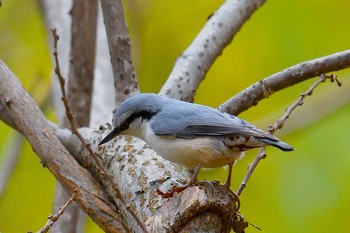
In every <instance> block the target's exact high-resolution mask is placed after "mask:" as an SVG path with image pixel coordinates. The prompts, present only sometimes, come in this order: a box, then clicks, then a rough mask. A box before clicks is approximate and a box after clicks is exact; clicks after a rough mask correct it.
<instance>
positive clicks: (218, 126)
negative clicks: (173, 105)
mask: <svg viewBox="0 0 350 233" xmlns="http://www.w3.org/2000/svg"><path fill="white" fill-rule="evenodd" d="M172 112H173V113H174V111H172ZM155 122H156V123H155ZM151 127H152V129H153V131H154V133H155V134H157V135H163V136H175V137H179V138H194V137H198V136H212V137H232V136H235V135H242V136H254V137H262V138H265V137H267V138H271V139H275V137H274V136H272V135H270V134H268V133H265V132H264V131H262V130H259V129H257V128H256V127H255V126H253V125H252V124H250V123H248V122H246V121H243V120H241V119H239V118H237V117H235V116H232V115H229V114H223V113H221V112H218V111H217V112H216V111H205V110H204V111H200V110H197V111H195V110H193V111H192V110H188V109H187V110H186V111H181V109H178V110H177V112H176V114H175V115H174V114H173V115H170V113H169V112H168V111H163V112H162V113H161V114H158V115H157V116H156V120H155V121H153V122H152V123H151Z"/></svg>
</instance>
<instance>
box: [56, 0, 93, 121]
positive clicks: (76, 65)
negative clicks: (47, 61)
mask: <svg viewBox="0 0 350 233" xmlns="http://www.w3.org/2000/svg"><path fill="white" fill-rule="evenodd" d="M71 14H72V28H71V31H72V40H71V43H72V46H71V48H72V49H71V53H70V66H69V79H68V90H67V93H68V103H69V105H70V106H71V110H72V112H73V114H74V117H75V122H76V123H77V125H78V127H83V126H89V120H90V106H91V98H92V97H91V93H92V86H93V80H94V68H95V50H96V24H97V0H88V1H86V0H74V3H73V8H72V11H71ZM56 44H57V42H56ZM55 50H56V51H57V47H56V48H55ZM66 126H67V125H66Z"/></svg>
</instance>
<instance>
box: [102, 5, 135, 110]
mask: <svg viewBox="0 0 350 233" xmlns="http://www.w3.org/2000/svg"><path fill="white" fill-rule="evenodd" d="M101 7H102V12H103V19H104V23H105V27H106V32H107V41H108V47H109V52H110V55H111V63H112V68H113V76H114V86H115V102H116V105H119V104H120V103H122V102H123V101H124V100H125V99H127V98H128V97H130V96H132V95H134V94H137V93H139V88H138V85H137V79H136V74H135V70H134V66H133V63H132V58H131V46H130V39H129V33H128V28H127V25H126V22H125V17H124V10H123V6H122V3H121V1H120V0H101Z"/></svg>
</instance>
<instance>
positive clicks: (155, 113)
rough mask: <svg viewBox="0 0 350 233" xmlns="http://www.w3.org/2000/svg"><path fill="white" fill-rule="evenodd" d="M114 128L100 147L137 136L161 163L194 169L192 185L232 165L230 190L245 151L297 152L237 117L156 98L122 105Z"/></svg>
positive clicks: (141, 97) (140, 97) (146, 97)
mask: <svg viewBox="0 0 350 233" xmlns="http://www.w3.org/2000/svg"><path fill="white" fill-rule="evenodd" d="M113 126H114V129H113V130H112V132H110V133H109V134H108V135H107V136H106V137H105V138H104V139H103V140H102V141H101V142H100V144H99V145H102V144H104V143H106V142H108V141H110V140H111V139H113V138H115V137H116V136H118V135H120V134H126V135H132V136H136V137H138V138H140V139H142V140H144V141H145V142H146V143H147V144H148V145H149V146H150V147H151V148H152V149H153V150H154V151H156V152H157V154H159V155H161V156H162V157H163V158H165V159H167V160H169V161H172V162H174V163H177V164H181V165H184V166H186V167H188V168H195V169H194V174H193V176H192V178H191V179H190V182H189V184H188V185H192V184H193V183H194V182H195V180H196V178H197V174H198V171H199V169H200V168H201V167H206V168H215V167H222V166H224V165H229V175H228V178H227V181H226V185H227V186H228V187H230V183H231V170H232V165H233V163H234V161H235V160H237V159H238V158H240V157H241V156H242V155H244V153H245V152H246V151H247V150H249V149H252V148H257V147H263V146H266V145H272V146H274V147H277V148H279V149H281V150H283V151H292V150H293V147H291V146H290V145H288V144H287V143H284V142H282V141H280V140H279V139H278V138H276V137H275V136H273V135H271V134H269V133H267V132H265V131H263V130H261V129H258V128H256V127H255V126H254V125H252V124H250V123H249V122H247V121H244V120H242V119H240V118H238V117H236V116H234V115H231V114H228V113H224V112H220V111H218V110H217V109H214V108H211V107H207V106H204V105H199V104H193V103H188V102H183V101H179V100H174V99H169V98H166V97H162V96H159V95H156V94H138V95H135V96H133V97H131V98H129V99H127V100H126V101H124V102H123V103H122V104H121V105H120V106H119V107H118V108H117V109H116V110H115V112H114V116H113ZM188 185H187V186H188Z"/></svg>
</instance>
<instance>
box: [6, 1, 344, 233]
mask: <svg viewBox="0 0 350 233" xmlns="http://www.w3.org/2000/svg"><path fill="white" fill-rule="evenodd" d="M221 3H222V1H217V0H215V1H213V0H204V1H203V0H192V1H185V0H176V1H175V0H168V1H162V0H153V1H150V0H147V1H146V0H130V1H124V4H125V5H124V6H125V11H126V15H127V21H128V24H129V31H130V36H131V41H132V44H133V57H134V60H135V66H136V71H137V75H138V80H139V83H140V87H141V91H143V92H158V91H159V90H160V88H161V86H162V84H163V83H164V81H165V80H166V78H167V76H168V75H169V73H170V71H171V69H172V66H173V64H174V62H175V60H176V58H177V56H179V55H180V54H181V52H182V51H183V50H184V49H186V48H187V46H188V45H189V44H190V43H191V41H192V40H193V38H194V37H195V36H196V34H197V33H198V31H199V30H200V29H201V28H202V26H203V25H204V24H205V22H206V20H207V18H208V16H209V15H210V14H211V13H213V12H214V11H215V10H216V9H217V8H218V7H219V6H220V4H221ZM349 10H350V1H348V0H335V1H326V0H309V1H302V0H295V1H293V2H287V1H268V2H267V3H265V5H264V6H263V7H262V8H261V9H259V10H258V11H257V12H256V13H255V14H254V15H253V16H252V18H251V19H250V20H249V21H248V22H247V23H246V24H245V25H244V26H243V27H242V29H241V31H240V32H239V33H238V35H237V36H236V37H235V38H234V40H233V42H232V43H231V45H229V46H228V47H227V48H226V49H225V51H224V53H223V54H222V56H221V57H219V58H218V59H217V61H216V62H215V64H214V66H213V67H212V68H211V69H210V70H209V72H208V74H207V76H206V79H205V80H204V82H203V83H202V85H201V86H200V88H199V90H198V92H197V95H196V99H195V100H196V102H198V103H202V104H206V105H210V106H213V107H215V106H218V105H219V104H221V103H222V102H224V101H225V100H226V99H228V98H230V97H231V96H233V95H234V94H235V93H237V92H239V91H241V90H242V89H244V88H246V87H247V86H249V85H251V84H252V83H254V82H256V81H259V80H261V79H262V78H265V77H267V76H269V75H271V74H273V73H275V72H278V71H280V70H282V69H284V68H287V67H289V66H292V65H294V64H297V63H300V62H302V61H305V60H309V59H314V58H317V57H320V56H325V55H327V54H331V53H334V52H338V51H341V50H345V49H349V41H350V31H349V28H350V14H349V13H348V12H349ZM0 35H1V37H0V59H1V60H3V61H4V62H5V63H6V64H7V65H8V66H9V67H10V68H11V69H12V71H13V72H14V73H15V74H16V75H17V76H18V77H19V78H20V79H21V81H22V83H23V85H24V86H25V87H26V88H27V89H28V90H29V91H30V93H31V94H32V96H33V97H34V98H35V100H36V101H37V102H38V103H43V102H44V100H46V99H47V98H48V92H49V86H50V74H51V68H52V66H51V61H50V57H49V48H48V43H47V34H46V32H45V29H44V25H43V22H42V18H41V15H40V12H39V10H38V7H37V5H36V2H35V1H29V0H27V1H19V0H8V1H3V6H2V7H1V8H0ZM338 74H339V78H340V79H341V80H342V81H343V83H344V85H343V87H341V88H338V87H335V86H334V85H331V84H328V83H327V84H323V85H322V86H321V87H320V88H318V89H317V90H316V91H315V93H314V94H313V95H312V96H311V97H309V98H307V99H306V100H305V104H304V105H303V106H302V107H300V108H299V109H298V110H297V111H296V113H295V114H294V115H292V117H291V118H292V119H290V123H289V122H287V123H286V125H285V131H283V130H282V131H281V133H283V132H289V133H288V134H287V135H284V136H283V140H285V141H287V142H289V143H290V144H292V145H293V146H294V147H295V149H296V151H295V152H293V153H282V152H280V151H278V150H275V149H274V148H268V150H267V153H268V157H267V159H265V160H264V161H262V162H261V164H260V165H259V166H258V168H257V170H256V171H255V172H254V174H253V176H252V179H251V180H250V181H249V183H248V186H247V188H246V189H245V190H244V192H243V194H242V198H241V202H242V208H241V212H242V213H243V214H244V216H245V217H246V218H247V219H248V221H250V222H251V223H252V224H254V225H257V226H258V227H260V228H262V229H263V231H264V232H348V231H349V230H350V227H349V224H347V223H348V221H349V218H350V217H349V215H348V209H349V207H350V201H349V198H348V196H349V194H350V185H349V183H350V180H349V177H350V174H349V173H350V172H349V171H350V157H349V154H350V145H349V143H348V138H347V134H348V131H349V116H350V106H349V104H348V101H347V100H345V101H343V102H342V103H341V104H338V100H339V98H340V99H344V98H349V95H347V94H346V93H348V92H349V89H350V88H349V84H350V80H349V76H350V73H349V71H348V70H345V71H342V72H338ZM312 82H313V80H310V81H307V82H304V83H302V84H299V85H296V86H294V87H292V88H289V89H288V90H284V91H282V92H280V93H276V94H275V95H273V96H272V97H271V98H269V99H268V100H264V101H262V102H260V103H259V105H258V106H256V107H254V108H251V109H250V110H249V111H246V112H244V113H243V114H242V115H241V116H242V117H244V118H245V119H247V120H249V121H252V122H254V123H256V124H257V125H258V126H260V127H263V128H266V127H267V125H268V124H271V123H273V122H274V121H275V120H276V119H277V118H278V117H279V116H281V115H282V114H283V110H284V109H285V108H286V107H288V106H289V105H290V104H291V103H292V102H293V101H294V100H295V99H297V98H298V95H299V93H300V92H302V91H304V90H306V89H308V87H309V86H310V85H311V83H312ZM335 97H337V98H335ZM317 100H319V101H317ZM331 107H334V109H333V110H332V112H331V113H327V114H326V113H325V112H324V111H323V110H324V109H325V108H331ZM306 112H307V114H306ZM45 113H46V115H47V116H48V117H49V119H52V120H54V118H55V117H54V114H53V112H52V110H51V109H50V108H49V107H46V108H45ZM303 113H304V114H303ZM298 116H299V117H298ZM293 118H295V119H299V123H303V122H304V121H305V122H306V120H307V122H310V123H308V125H303V124H301V126H300V125H299V126H298V124H297V123H298V122H296V123H292V120H293ZM0 130H1V134H0V142H1V143H0V152H1V151H4V147H5V146H6V145H7V143H8V142H9V141H10V140H11V138H12V136H13V133H14V132H13V131H11V130H10V129H9V127H7V126H6V125H5V124H3V123H0ZM281 133H279V132H277V135H281ZM256 152H257V151H253V152H249V153H247V156H246V157H245V158H244V159H242V160H241V161H240V162H239V163H238V164H237V165H236V167H235V168H234V171H233V185H232V188H233V189H237V187H238V185H239V183H240V181H241V180H242V178H243V176H244V175H245V172H246V168H247V166H248V164H249V163H250V162H251V161H252V160H253V158H254V156H255V154H256ZM0 156H1V157H0V163H1V161H3V160H2V158H3V157H4V155H3V153H1V155H0ZM1 165H2V164H0V167H1ZM226 176H227V170H226V169H224V168H219V169H214V170H204V171H202V172H201V173H200V177H201V178H205V179H210V180H213V179H220V180H222V181H224V180H225V179H226ZM54 183H55V180H54V178H53V176H52V175H51V174H50V173H49V172H48V170H47V169H43V168H42V166H41V164H40V161H39V159H38V157H37V156H36V155H35V154H34V152H33V151H32V150H31V147H30V145H29V144H28V143H26V144H25V146H24V147H23V148H22V151H21V157H20V160H19V163H18V164H17V166H16V168H15V171H14V173H13V175H12V177H11V179H10V181H9V185H8V187H7V190H6V192H5V194H4V195H3V196H1V197H0V232H3V233H5V232H27V231H29V230H33V231H37V230H38V229H40V228H41V227H42V226H43V225H44V224H45V222H46V219H47V217H48V216H49V214H50V213H51V206H52V199H53V193H54ZM86 228H87V230H86V231H87V232H101V230H99V229H98V227H96V226H95V225H94V224H93V223H92V222H91V221H90V222H88V224H87V227H86ZM247 232H259V231H258V230H257V229H255V228H253V227H249V229H248V230H247Z"/></svg>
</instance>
